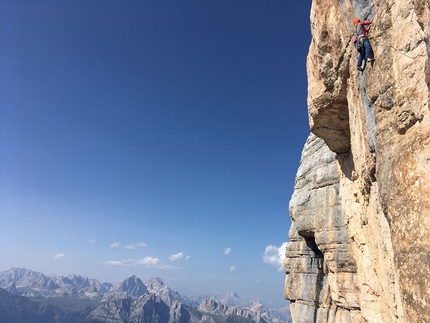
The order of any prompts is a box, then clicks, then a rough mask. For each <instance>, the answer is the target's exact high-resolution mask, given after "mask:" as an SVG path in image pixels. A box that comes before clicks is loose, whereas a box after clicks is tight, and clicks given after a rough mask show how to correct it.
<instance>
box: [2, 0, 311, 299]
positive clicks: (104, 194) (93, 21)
mask: <svg viewBox="0 0 430 323" xmlns="http://www.w3.org/2000/svg"><path fill="white" fill-rule="evenodd" d="M309 11H310V1H303V2H291V1H286V0H283V1H281V0H270V1H226V0H225V1H223V0H220V1H215V0H207V1H197V0H194V1H193V0H190V1H173V0H166V1H150V0H148V1H112V0H106V1H45V0H40V1H1V2H0V41H1V43H2V44H3V46H2V47H3V48H2V50H1V51H0V70H1V75H0V82H1V83H0V151H1V158H0V218H1V226H0V245H1V246H2V251H1V256H0V271H3V270H7V269H9V268H10V267H25V268H27V269H31V270H36V271H41V272H43V273H45V274H57V275H67V274H71V273H75V274H80V275H83V276H87V277H92V278H96V279H99V280H100V281H102V282H104V281H109V282H111V283H114V284H115V283H117V282H119V281H120V280H122V279H124V278H126V277H127V276H128V275H130V274H136V275H137V276H139V277H140V278H141V279H142V280H144V281H145V280H147V279H149V278H151V277H160V278H161V279H163V280H164V281H165V283H166V284H167V285H168V286H170V287H171V288H173V289H176V290H178V291H179V292H182V293H185V292H189V293H191V292H196V293H198V292H218V293H222V292H226V291H235V292H237V293H239V296H243V297H245V296H246V297H251V298H255V299H260V300H265V301H274V302H280V303H281V304H282V302H286V301H284V300H283V280H284V273H283V271H282V270H279V267H280V256H279V248H280V247H281V245H282V244H283V243H284V242H286V241H287V240H288V229H289V225H290V219H289V215H288V202H289V199H290V197H291V194H292V192H293V188H294V178H295V174H296V171H297V168H298V166H299V161H300V154H301V150H302V147H303V144H304V142H305V140H306V138H307V136H308V134H309V125H308V120H307V107H306V91H307V83H306V66H305V64H306V54H307V51H308V47H309V44H310V30H309ZM281 254H282V252H281Z"/></svg>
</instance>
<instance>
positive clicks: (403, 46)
mask: <svg viewBox="0 0 430 323" xmlns="http://www.w3.org/2000/svg"><path fill="white" fill-rule="evenodd" d="M429 7H430V5H429V2H428V0H415V1H412V0H387V1H375V2H370V1H369V2H367V1H364V2H363V1H358V0H343V1H341V0H314V1H313V4H312V9H311V28H312V36H313V39H312V44H311V46H310V49H309V54H308V60H307V71H308V84H309V85H308V106H309V122H310V126H311V131H312V133H313V134H315V135H316V136H317V137H319V138H321V139H318V138H316V137H315V136H313V135H311V136H310V138H309V139H308V142H307V143H306V145H305V148H304V151H303V154H302V162H301V166H300V168H299V171H298V173H297V179H296V186H295V193H294V195H293V197H292V199H291V202H290V215H291V217H292V220H293V223H292V227H291V229H290V233H289V236H290V241H291V242H290V244H289V246H287V251H286V260H285V267H286V271H287V275H286V283H285V296H286V298H288V299H290V300H292V304H291V310H292V316H293V319H294V322H336V323H338V322H381V323H390V322H420V323H421V322H422V323H428V322H430V235H429V233H430V111H429V95H430V91H429V87H430V63H429V52H430V47H429V41H428V40H429V38H430V37H429V36H430V31H429V30H430V27H429V20H430V9H429ZM356 16H358V17H359V18H361V19H362V20H371V19H373V23H372V25H371V32H370V34H369V38H370V42H371V44H372V47H373V50H374V53H375V58H376V60H375V63H374V64H373V66H371V65H370V64H367V66H365V70H364V72H358V71H357V70H356V65H357V56H358V53H357V52H356V50H355V48H354V47H353V45H352V42H351V38H352V36H353V35H354V33H355V28H354V26H353V25H352V19H353V18H354V17H356ZM329 149H330V150H331V152H330V150H329Z"/></svg>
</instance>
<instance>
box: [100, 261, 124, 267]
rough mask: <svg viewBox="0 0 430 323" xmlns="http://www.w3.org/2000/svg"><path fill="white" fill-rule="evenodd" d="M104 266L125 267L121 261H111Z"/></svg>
mask: <svg viewBox="0 0 430 323" xmlns="http://www.w3.org/2000/svg"><path fill="white" fill-rule="evenodd" d="M104 264H105V265H108V266H123V265H124V263H123V262H122V261H119V260H109V261H106V262H105V263H104Z"/></svg>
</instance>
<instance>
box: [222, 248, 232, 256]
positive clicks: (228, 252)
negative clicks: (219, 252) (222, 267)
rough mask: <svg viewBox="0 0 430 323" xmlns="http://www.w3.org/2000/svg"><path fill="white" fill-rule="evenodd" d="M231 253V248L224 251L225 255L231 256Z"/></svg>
mask: <svg viewBox="0 0 430 323" xmlns="http://www.w3.org/2000/svg"><path fill="white" fill-rule="evenodd" d="M230 252H231V248H225V249H224V251H223V253H224V254H225V255H229V254H230Z"/></svg>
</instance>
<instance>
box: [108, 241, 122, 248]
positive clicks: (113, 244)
mask: <svg viewBox="0 0 430 323" xmlns="http://www.w3.org/2000/svg"><path fill="white" fill-rule="evenodd" d="M110 247H111V248H119V247H121V244H120V243H119V242H114V243H112V244H111V245H110Z"/></svg>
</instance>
